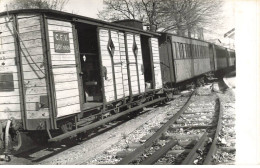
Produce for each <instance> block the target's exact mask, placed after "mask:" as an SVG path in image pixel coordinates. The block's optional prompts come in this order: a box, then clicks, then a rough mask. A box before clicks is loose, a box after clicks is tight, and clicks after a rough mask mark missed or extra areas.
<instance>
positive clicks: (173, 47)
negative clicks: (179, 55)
mask: <svg viewBox="0 0 260 168" xmlns="http://www.w3.org/2000/svg"><path fill="white" fill-rule="evenodd" d="M172 53H173V58H174V59H176V46H175V43H174V42H173V44H172Z"/></svg>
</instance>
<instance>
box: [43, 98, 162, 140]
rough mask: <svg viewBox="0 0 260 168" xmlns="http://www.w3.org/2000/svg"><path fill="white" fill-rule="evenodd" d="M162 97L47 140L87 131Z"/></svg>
mask: <svg viewBox="0 0 260 168" xmlns="http://www.w3.org/2000/svg"><path fill="white" fill-rule="evenodd" d="M164 99H166V98H165V97H163V98H158V99H155V100H153V101H151V102H147V103H145V104H143V105H140V106H136V107H133V108H131V109H128V110H126V111H124V112H121V113H118V114H116V115H113V116H111V117H107V118H105V119H103V120H101V121H98V122H95V123H93V124H90V125H86V126H84V127H81V128H78V129H76V130H73V131H70V132H67V133H65V134H62V135H59V136H56V137H53V138H50V139H49V140H48V141H49V142H56V141H60V140H62V139H65V138H68V137H70V136H73V135H76V134H78V133H81V132H84V131H87V130H90V129H93V128H96V127H98V126H100V125H103V124H105V123H108V122H110V121H113V120H115V119H117V118H119V117H121V116H123V115H126V114H128V113H130V112H133V111H135V110H139V109H141V108H143V107H145V106H149V105H151V104H154V103H157V102H160V101H163V100H164Z"/></svg>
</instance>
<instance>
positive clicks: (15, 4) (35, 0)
mask: <svg viewBox="0 0 260 168" xmlns="http://www.w3.org/2000/svg"><path fill="white" fill-rule="evenodd" d="M68 2H69V0H13V1H12V2H11V3H10V5H9V8H10V9H11V10H14V9H53V10H59V11H62V10H63V9H64V7H65V5H66V4H67V3H68Z"/></svg>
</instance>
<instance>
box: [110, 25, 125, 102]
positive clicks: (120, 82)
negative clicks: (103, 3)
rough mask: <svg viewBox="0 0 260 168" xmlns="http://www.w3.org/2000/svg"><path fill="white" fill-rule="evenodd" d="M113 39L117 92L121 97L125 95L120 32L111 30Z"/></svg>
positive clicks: (118, 97) (119, 97)
mask: <svg viewBox="0 0 260 168" xmlns="http://www.w3.org/2000/svg"><path fill="white" fill-rule="evenodd" d="M111 39H112V41H113V43H114V46H115V51H114V56H113V60H114V70H115V83H116V93H117V99H121V98H123V97H124V85H123V72H122V61H121V56H120V46H119V34H118V32H117V31H113V30H111Z"/></svg>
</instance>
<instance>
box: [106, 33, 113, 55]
mask: <svg viewBox="0 0 260 168" xmlns="http://www.w3.org/2000/svg"><path fill="white" fill-rule="evenodd" d="M107 49H108V51H109V53H110V55H111V57H113V56H114V52H115V45H114V43H113V41H112V39H111V37H110V38H109V40H108V43H107Z"/></svg>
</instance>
